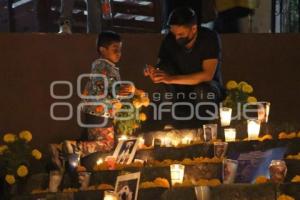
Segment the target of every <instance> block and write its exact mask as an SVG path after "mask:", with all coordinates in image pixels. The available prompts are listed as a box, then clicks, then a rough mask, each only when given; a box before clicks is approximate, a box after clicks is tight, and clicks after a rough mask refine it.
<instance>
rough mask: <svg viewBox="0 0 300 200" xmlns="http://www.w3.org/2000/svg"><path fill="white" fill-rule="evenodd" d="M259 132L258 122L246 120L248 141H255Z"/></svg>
mask: <svg viewBox="0 0 300 200" xmlns="http://www.w3.org/2000/svg"><path fill="white" fill-rule="evenodd" d="M259 131H260V121H259V120H254V119H250V120H248V139H249V140H257V139H258V136H259Z"/></svg>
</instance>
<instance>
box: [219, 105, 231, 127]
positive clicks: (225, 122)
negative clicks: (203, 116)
mask: <svg viewBox="0 0 300 200" xmlns="http://www.w3.org/2000/svg"><path fill="white" fill-rule="evenodd" d="M231 113H232V109H231V108H227V107H222V108H220V118H221V125H222V126H229V125H230V122H231Z"/></svg>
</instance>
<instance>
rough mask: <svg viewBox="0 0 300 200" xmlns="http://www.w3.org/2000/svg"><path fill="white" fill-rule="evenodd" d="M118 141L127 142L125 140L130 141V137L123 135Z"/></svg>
mask: <svg viewBox="0 0 300 200" xmlns="http://www.w3.org/2000/svg"><path fill="white" fill-rule="evenodd" d="M118 140H119V141H125V140H128V137H127V135H122V136H120V137H119V139H118Z"/></svg>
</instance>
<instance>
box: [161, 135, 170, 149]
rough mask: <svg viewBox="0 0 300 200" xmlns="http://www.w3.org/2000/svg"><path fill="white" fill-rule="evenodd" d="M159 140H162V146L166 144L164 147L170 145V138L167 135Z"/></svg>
mask: <svg viewBox="0 0 300 200" xmlns="http://www.w3.org/2000/svg"><path fill="white" fill-rule="evenodd" d="M161 141H162V142H161V143H162V145H163V146H166V147H170V146H172V140H171V138H169V137H164V138H162V140H161Z"/></svg>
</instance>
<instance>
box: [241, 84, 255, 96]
mask: <svg viewBox="0 0 300 200" xmlns="http://www.w3.org/2000/svg"><path fill="white" fill-rule="evenodd" d="M242 91H243V92H245V93H248V94H250V93H252V92H253V87H252V86H251V85H249V84H247V85H243V87H242Z"/></svg>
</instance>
